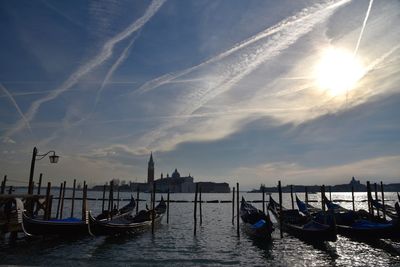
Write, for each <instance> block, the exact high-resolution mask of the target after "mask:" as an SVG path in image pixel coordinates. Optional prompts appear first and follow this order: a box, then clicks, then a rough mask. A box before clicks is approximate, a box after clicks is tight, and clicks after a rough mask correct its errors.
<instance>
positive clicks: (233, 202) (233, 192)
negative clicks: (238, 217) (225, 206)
mask: <svg viewBox="0 0 400 267" xmlns="http://www.w3.org/2000/svg"><path fill="white" fill-rule="evenodd" d="M235 191H236V189H235V187H233V189H232V225H235Z"/></svg>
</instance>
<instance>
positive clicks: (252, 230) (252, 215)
mask: <svg viewBox="0 0 400 267" xmlns="http://www.w3.org/2000/svg"><path fill="white" fill-rule="evenodd" d="M240 218H241V219H242V221H243V223H244V226H245V229H246V232H248V233H249V235H251V236H253V237H256V238H260V239H271V233H272V231H274V228H273V225H272V222H271V218H270V217H269V216H268V215H267V214H265V213H264V212H262V211H261V210H259V209H257V208H256V207H254V206H253V205H251V204H250V203H248V202H247V201H246V200H244V198H243V197H242V203H241V205H240Z"/></svg>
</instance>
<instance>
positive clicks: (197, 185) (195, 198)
mask: <svg viewBox="0 0 400 267" xmlns="http://www.w3.org/2000/svg"><path fill="white" fill-rule="evenodd" d="M198 193H199V184H198V183H196V191H195V193H194V212H193V226H194V227H193V234H194V235H195V236H196V231H197V194H198Z"/></svg>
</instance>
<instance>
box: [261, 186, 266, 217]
mask: <svg viewBox="0 0 400 267" xmlns="http://www.w3.org/2000/svg"><path fill="white" fill-rule="evenodd" d="M261 192H262V211H263V213H265V187H264V186H263V187H262V189H261Z"/></svg>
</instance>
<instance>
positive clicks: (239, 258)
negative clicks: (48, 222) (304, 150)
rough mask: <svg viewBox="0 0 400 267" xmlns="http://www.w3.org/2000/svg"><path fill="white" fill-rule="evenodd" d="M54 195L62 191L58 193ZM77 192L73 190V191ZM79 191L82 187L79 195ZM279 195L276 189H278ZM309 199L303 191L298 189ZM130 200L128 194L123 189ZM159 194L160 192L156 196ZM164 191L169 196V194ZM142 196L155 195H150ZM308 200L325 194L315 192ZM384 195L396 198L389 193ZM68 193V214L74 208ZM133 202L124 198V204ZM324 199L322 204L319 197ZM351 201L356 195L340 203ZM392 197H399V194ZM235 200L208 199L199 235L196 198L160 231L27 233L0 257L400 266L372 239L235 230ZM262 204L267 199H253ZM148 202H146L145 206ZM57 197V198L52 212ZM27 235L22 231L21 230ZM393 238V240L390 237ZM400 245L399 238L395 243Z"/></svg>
mask: <svg viewBox="0 0 400 267" xmlns="http://www.w3.org/2000/svg"><path fill="white" fill-rule="evenodd" d="M53 193H54V195H58V193H56V192H53ZM70 193H71V192H68V193H67V196H70ZM80 195H81V194H80V193H79V194H77V196H80ZM101 195H102V193H101V192H89V197H95V198H101ZM243 195H244V196H245V198H246V199H247V200H254V199H258V200H259V199H261V195H260V194H248V193H244V194H243ZM273 196H274V197H275V199H278V198H277V195H275V194H273ZM299 196H300V198H303V194H301V195H299ZM120 197H121V198H124V199H129V197H130V194H129V193H121V196H120ZM157 197H158V198H159V197H160V196H157ZM164 197H165V196H164ZM141 198H146V199H149V196H148V195H147V194H141ZM202 198H203V200H206V201H207V200H231V198H232V196H231V194H203V196H202ZM309 198H310V199H316V200H318V199H319V195H317V194H310V195H309ZM385 198H386V199H391V200H395V199H396V198H397V197H396V195H395V194H392V193H387V194H386V195H385ZM171 199H174V200H193V194H171ZM332 199H347V200H351V194H350V193H332ZM364 199H366V194H365V193H356V200H364ZM70 202H71V201H68V200H66V202H65V210H64V216H65V215H69V214H70ZM126 203H127V201H125V202H121V203H120V206H122V205H124V204H126ZM313 204H314V205H319V203H313ZM340 204H341V205H342V206H345V207H347V208H351V205H352V204H351V203H350V202H342V203H340ZM388 204H394V202H393V201H391V202H388ZM231 205H232V204H231V203H203V225H202V226H201V227H198V231H197V236H194V235H193V203H171V204H170V224H169V225H167V224H166V218H164V219H163V222H162V225H161V226H160V227H159V228H157V229H156V233H155V235H154V236H152V235H151V233H150V232H146V233H143V234H140V235H137V236H127V237H86V238H80V239H71V240H60V239H45V240H43V239H42V238H39V239H34V240H26V239H23V238H21V239H20V240H18V241H17V242H16V244H13V245H11V244H8V243H7V242H0V249H1V250H0V264H7V265H8V264H10V265H11V264H12V265H41V266H50V265H62V266H88V265H95V266H109V265H113V266H127V265H134V266H144V265H151V266H158V265H159V266H165V265H167V266H168V265H173V266H205V265H207V266H216V265H227V266H230V265H247V266H265V265H267V266H400V256H399V255H398V254H397V255H396V253H394V252H393V251H391V250H389V249H387V248H383V246H382V245H381V244H366V243H361V242H357V241H352V240H349V239H347V238H344V237H341V236H339V237H338V241H336V242H328V243H326V244H324V245H312V244H307V243H304V242H302V241H300V240H298V239H296V238H293V237H290V236H287V235H285V237H284V238H283V239H280V236H279V230H275V232H274V233H273V240H272V242H269V243H268V242H258V241H254V240H252V239H250V238H249V237H248V236H247V235H245V233H244V232H241V236H240V238H238V237H237V236H236V228H235V226H232V223H231V220H232V215H231V210H232V206H231ZM254 205H255V206H257V207H259V208H261V203H255V204H254ZM284 205H285V206H287V207H290V205H291V204H290V196H289V195H288V194H284ZM89 207H90V209H91V210H92V211H93V213H95V214H97V213H98V212H99V211H100V209H101V201H90V202H89ZM143 207H144V202H141V203H140V208H143ZM356 207H357V208H364V209H365V208H366V202H357V203H356ZM56 208H57V201H54V203H53V212H54V211H55V210H56ZM75 208H76V212H75V216H78V215H80V208H81V202H80V201H76V203H75ZM21 237H22V236H21ZM388 242H389V241H388ZM391 245H392V246H393V247H394V248H397V249H399V250H400V244H399V243H394V242H392V243H391Z"/></svg>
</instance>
